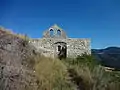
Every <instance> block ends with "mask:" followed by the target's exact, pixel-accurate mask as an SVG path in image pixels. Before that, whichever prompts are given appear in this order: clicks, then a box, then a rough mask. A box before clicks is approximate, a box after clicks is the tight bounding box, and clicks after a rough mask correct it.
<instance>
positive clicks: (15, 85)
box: [0, 29, 38, 90]
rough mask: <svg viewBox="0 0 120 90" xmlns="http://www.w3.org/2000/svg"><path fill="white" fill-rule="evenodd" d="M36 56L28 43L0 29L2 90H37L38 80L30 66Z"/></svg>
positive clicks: (0, 87)
mask: <svg viewBox="0 0 120 90" xmlns="http://www.w3.org/2000/svg"><path fill="white" fill-rule="evenodd" d="M32 55H36V53H35V49H34V47H33V46H31V45H30V44H28V41H26V40H24V39H22V38H20V37H18V36H17V35H13V34H11V33H8V32H7V31H5V30H2V29H0V90H37V86H38V85H37V83H38V82H37V79H36V77H35V75H34V70H33V69H32V67H31V66H30V65H29V63H28V61H27V60H29V58H30V56H32Z"/></svg>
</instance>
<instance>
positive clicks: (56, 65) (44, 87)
mask: <svg viewBox="0 0 120 90" xmlns="http://www.w3.org/2000/svg"><path fill="white" fill-rule="evenodd" d="M35 72H36V76H37V77H38V78H39V89H40V90H75V85H73V84H72V83H71V82H70V81H69V76H68V72H67V67H66V66H65V65H64V64H63V63H62V62H61V61H59V60H57V59H51V58H45V57H42V58H41V57H37V58H36V64H35Z"/></svg>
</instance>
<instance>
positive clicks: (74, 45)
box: [31, 38, 91, 57]
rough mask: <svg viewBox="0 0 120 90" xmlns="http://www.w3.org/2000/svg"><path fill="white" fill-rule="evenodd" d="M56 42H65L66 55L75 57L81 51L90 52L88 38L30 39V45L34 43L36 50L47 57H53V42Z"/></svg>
mask: <svg viewBox="0 0 120 90" xmlns="http://www.w3.org/2000/svg"><path fill="white" fill-rule="evenodd" d="M57 42H64V43H66V44H67V57H76V56H77V55H81V54H82V53H87V54H91V50H90V39H74V38H68V39H59V38H57V39H55V38H41V39H33V40H32V41H31V43H32V45H34V46H35V47H36V48H37V50H38V51H40V52H42V54H44V55H45V56H48V57H49V56H50V57H55V54H56V52H55V43H57Z"/></svg>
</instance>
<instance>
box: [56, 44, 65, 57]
mask: <svg viewBox="0 0 120 90" xmlns="http://www.w3.org/2000/svg"><path fill="white" fill-rule="evenodd" d="M54 46H55V52H54V54H55V57H57V58H59V59H63V58H66V57H67V44H66V43H65V42H56V43H55V44H54Z"/></svg>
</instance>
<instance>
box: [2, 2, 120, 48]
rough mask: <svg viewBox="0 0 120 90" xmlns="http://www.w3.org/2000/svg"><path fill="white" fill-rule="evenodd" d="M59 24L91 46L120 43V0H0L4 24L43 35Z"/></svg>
mask: <svg viewBox="0 0 120 90" xmlns="http://www.w3.org/2000/svg"><path fill="white" fill-rule="evenodd" d="M54 24H57V25H58V26H59V27H61V28H62V29H64V31H65V32H66V34H67V36H68V37H70V38H90V39H91V48H106V47H109V46H118V47H119V46H120V0H0V26H3V27H5V28H7V29H11V30H12V31H13V32H15V33H21V34H27V35H28V36H29V37H32V38H41V37H42V33H43V32H44V30H47V29H48V28H49V27H50V26H52V25H54Z"/></svg>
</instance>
